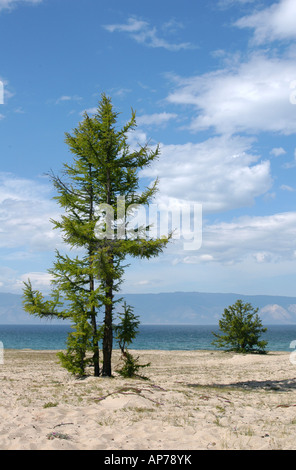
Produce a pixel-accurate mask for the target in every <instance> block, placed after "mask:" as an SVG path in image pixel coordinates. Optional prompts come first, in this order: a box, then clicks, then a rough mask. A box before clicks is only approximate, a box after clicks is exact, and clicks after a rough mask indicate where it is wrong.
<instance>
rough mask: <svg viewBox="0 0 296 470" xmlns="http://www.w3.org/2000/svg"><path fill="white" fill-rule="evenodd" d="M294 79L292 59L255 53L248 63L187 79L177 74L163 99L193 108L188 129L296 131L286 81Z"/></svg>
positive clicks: (295, 117)
mask: <svg viewBox="0 0 296 470" xmlns="http://www.w3.org/2000/svg"><path fill="white" fill-rule="evenodd" d="M295 77H296V61H295V58H294V57H292V58H276V57H275V58H274V57H273V58H268V57H266V56H265V55H264V54H253V55H252V56H251V57H250V59H249V60H248V61H246V62H242V63H238V64H237V63H236V64H235V65H234V66H230V65H229V66H227V67H225V68H224V69H221V70H218V71H215V72H210V73H206V74H204V75H197V76H193V77H189V78H183V79H182V78H180V77H175V79H174V80H175V83H176V88H175V90H174V91H172V92H171V93H170V94H169V96H168V97H167V101H168V102H169V103H173V104H180V105H187V106H192V107H193V108H195V109H196V117H195V118H193V119H192V121H191V126H190V128H191V130H192V131H201V130H206V129H213V130H215V131H216V132H218V133H221V134H233V133H238V132H248V133H254V134H257V133H258V132H261V131H262V132H265V131H267V132H269V131H270V132H279V133H282V134H286V135H289V134H293V133H295V130H296V114H295V106H292V104H291V102H290V99H289V95H290V83H291V81H293V80H294V79H295Z"/></svg>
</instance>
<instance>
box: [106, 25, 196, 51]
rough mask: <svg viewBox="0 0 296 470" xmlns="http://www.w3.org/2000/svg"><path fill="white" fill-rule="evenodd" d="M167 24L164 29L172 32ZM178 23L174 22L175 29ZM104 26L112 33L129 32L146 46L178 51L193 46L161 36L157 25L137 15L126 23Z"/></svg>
mask: <svg viewBox="0 0 296 470" xmlns="http://www.w3.org/2000/svg"><path fill="white" fill-rule="evenodd" d="M167 25H168V23H166V25H165V27H164V28H163V29H165V30H166V31H167V32H169V31H170V32H172V28H168V27H166V26H167ZM177 25H178V23H176V22H174V29H175V28H176V27H177ZM179 26H180V25H179ZM104 28H105V29H106V30H107V31H109V32H110V33H114V32H119V33H127V34H129V35H130V37H131V38H132V39H134V40H135V41H136V42H138V43H139V44H144V45H145V46H148V47H152V48H164V49H167V50H169V51H174V52H176V51H179V50H182V49H192V47H193V46H192V45H191V44H190V43H189V42H182V43H177V44H176V43H173V42H170V41H168V40H166V39H164V38H162V37H160V35H159V31H158V30H157V28H156V27H154V26H151V25H150V24H149V23H148V22H147V21H143V20H140V19H138V18H135V17H131V18H128V20H127V23H125V24H110V25H105V26H104Z"/></svg>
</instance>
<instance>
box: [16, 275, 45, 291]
mask: <svg viewBox="0 0 296 470" xmlns="http://www.w3.org/2000/svg"><path fill="white" fill-rule="evenodd" d="M28 279H30V281H31V282H32V284H33V286H34V288H37V289H40V288H43V287H47V288H48V287H50V285H51V281H52V276H51V275H50V274H49V273H43V272H28V273H25V274H22V275H21V276H20V278H19V279H18V284H20V285H21V286H22V287H23V283H24V282H27V281H28Z"/></svg>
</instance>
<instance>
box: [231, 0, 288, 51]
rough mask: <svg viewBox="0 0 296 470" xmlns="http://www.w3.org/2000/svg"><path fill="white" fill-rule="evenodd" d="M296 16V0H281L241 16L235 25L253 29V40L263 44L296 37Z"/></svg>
mask: <svg viewBox="0 0 296 470" xmlns="http://www.w3.org/2000/svg"><path fill="white" fill-rule="evenodd" d="M295 17H296V2H295V0H281V1H279V2H276V3H274V4H273V5H271V6H270V7H268V8H265V9H262V10H260V11H257V12H255V13H253V14H251V15H248V16H244V17H243V18H240V19H239V20H238V21H237V22H236V23H235V25H236V26H238V27H239V28H251V29H253V30H254V38H253V42H254V43H255V44H263V43H267V42H271V41H275V40H290V39H292V40H293V39H296V29H295Z"/></svg>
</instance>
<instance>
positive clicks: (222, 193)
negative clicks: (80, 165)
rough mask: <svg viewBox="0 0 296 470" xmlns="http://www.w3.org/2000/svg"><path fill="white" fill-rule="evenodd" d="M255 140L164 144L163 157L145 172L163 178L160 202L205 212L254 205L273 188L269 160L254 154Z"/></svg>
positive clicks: (240, 139) (235, 138)
mask: <svg viewBox="0 0 296 470" xmlns="http://www.w3.org/2000/svg"><path fill="white" fill-rule="evenodd" d="M252 142H253V141H252V139H247V138H242V137H232V138H228V137H225V136H223V137H216V138H212V139H209V140H207V141H205V142H201V143H197V144H193V143H187V144H184V145H161V147H160V151H161V158H160V159H159V160H157V161H156V162H155V163H154V164H153V165H152V166H151V167H149V168H146V169H145V170H143V171H142V173H141V175H142V176H147V177H150V178H153V179H154V178H156V177H158V178H159V195H158V198H159V200H160V201H161V202H162V203H163V205H164V206H166V205H167V206H168V205H174V204H176V203H177V201H192V202H197V203H201V204H202V205H203V211H204V213H215V212H221V211H227V210H230V209H234V208H238V207H244V206H251V205H253V204H254V200H255V198H256V197H258V196H260V195H262V194H264V193H266V192H267V191H268V190H269V189H270V187H271V185H272V179H271V176H270V163H269V161H260V160H259V157H258V156H256V155H252V153H250V148H251V146H252Z"/></svg>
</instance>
